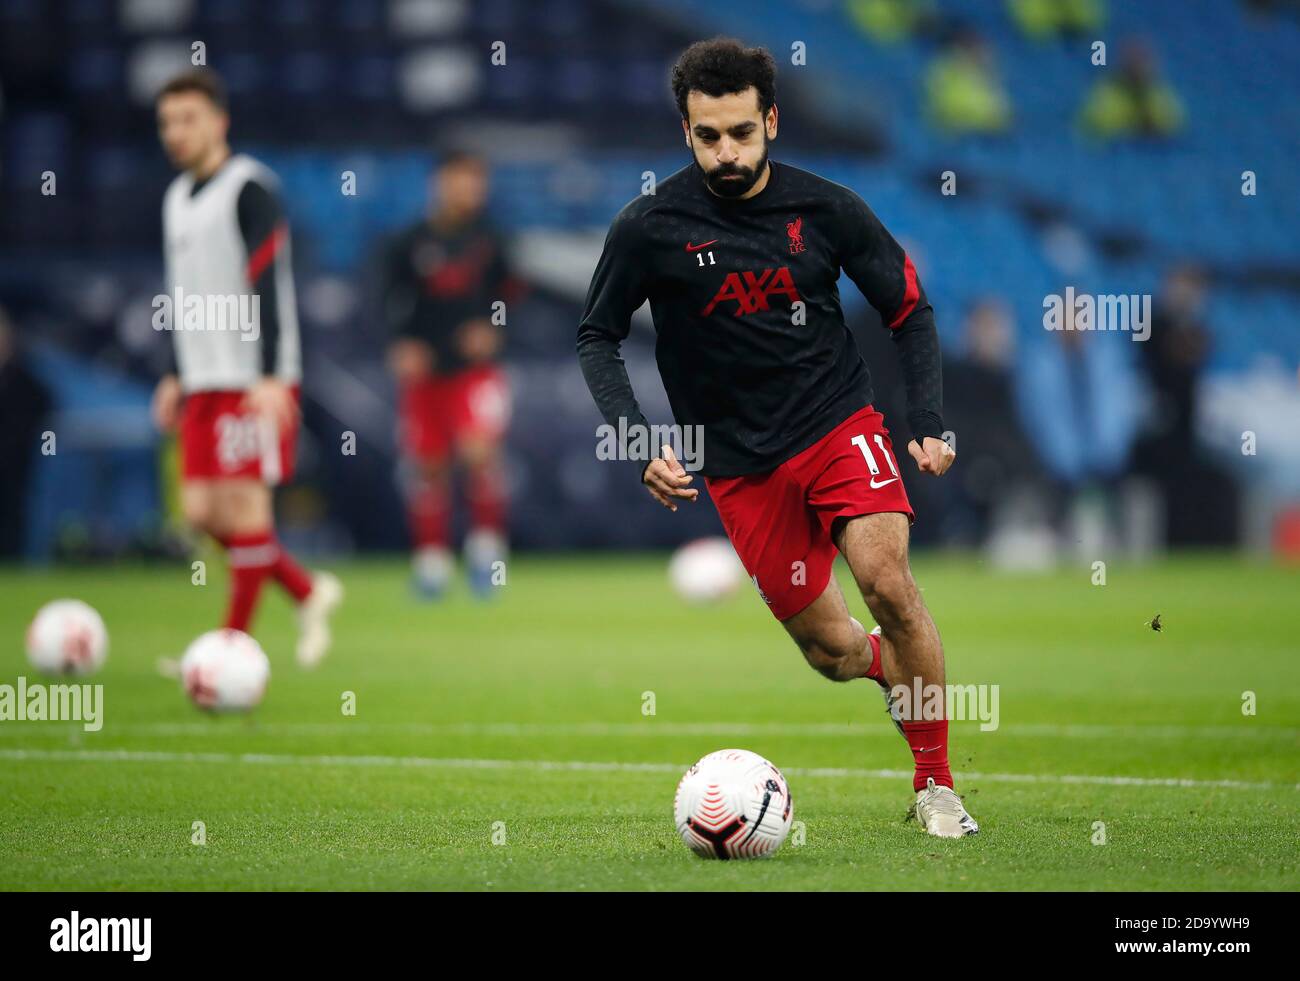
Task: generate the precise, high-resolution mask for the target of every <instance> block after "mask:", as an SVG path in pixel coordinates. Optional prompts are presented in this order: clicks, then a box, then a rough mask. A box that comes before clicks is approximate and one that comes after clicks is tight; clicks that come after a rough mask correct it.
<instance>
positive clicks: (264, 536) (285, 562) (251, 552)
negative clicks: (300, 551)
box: [221, 531, 311, 633]
mask: <svg viewBox="0 0 1300 981" xmlns="http://www.w3.org/2000/svg"><path fill="white" fill-rule="evenodd" d="M221 544H222V545H224V546H225V549H226V558H227V561H228V562H229V563H230V605H229V607H227V609H226V622H225V626H226V627H227V628H229V629H231V630H242V631H244V632H245V633H247V632H248V625H249V624H250V623H251V622H252V620H253V613H254V611H255V610H256V609H257V601H258V599H259V598H260V597H261V595H262V585H263V584H264V583H265V582H266V580H267V577H271V578H273V579H275V581H276V582H278V583H279V584H280V585H281V586H283V587H284V588H285V590H286V591H287V592H288V593H289V595H290V596H292V597H293V598H294V601H295V602H298V603H301V602H302V601H303V600H304V599H306V598H307V597H308V596H309V595H310V594H311V574H310V573H308V572H307V571H306V570H305V569H304V568H303V567H302V566H300V565H299V564H298V563H297V562H295V561H294V559H293V556H291V555H290V554H289V553H288V552H286V551H285V550H284V549H282V548H281V547H280V543H279V542H278V541H276V538H275V532H273V531H261V532H256V533H254V534H251V535H233V536H231V537H230V538H227V539H224V540H223V541H222V542H221Z"/></svg>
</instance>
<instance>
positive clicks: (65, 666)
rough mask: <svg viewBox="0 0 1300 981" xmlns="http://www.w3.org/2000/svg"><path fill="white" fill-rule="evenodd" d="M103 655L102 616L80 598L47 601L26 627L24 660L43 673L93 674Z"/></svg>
mask: <svg viewBox="0 0 1300 981" xmlns="http://www.w3.org/2000/svg"><path fill="white" fill-rule="evenodd" d="M106 657H108V630H107V629H106V628H105V627H104V620H103V618H102V617H100V615H99V614H98V613H96V612H95V609H94V607H92V606H89V605H88V604H86V603H83V602H82V601H81V600H75V599H60V600H53V601H52V602H49V603H46V604H45V605H44V606H42V607H41V608H40V609H39V610H37V611H36V616H35V617H34V618H33V619H32V622H31V625H30V626H29V627H28V628H27V660H28V661H29V662H31V665H32V667H33V668H35V669H36V670H37V671H40V672H41V673H42V674H82V675H84V674H93V673H94V672H96V671H98V670H99V668H100V666H101V665H103V663H104V658H106Z"/></svg>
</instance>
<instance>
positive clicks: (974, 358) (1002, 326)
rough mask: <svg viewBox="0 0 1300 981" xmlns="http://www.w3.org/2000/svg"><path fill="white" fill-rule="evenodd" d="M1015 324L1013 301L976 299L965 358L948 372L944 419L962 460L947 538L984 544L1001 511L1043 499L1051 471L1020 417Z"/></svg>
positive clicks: (965, 331)
mask: <svg viewBox="0 0 1300 981" xmlns="http://www.w3.org/2000/svg"><path fill="white" fill-rule="evenodd" d="M1014 365H1015V324H1014V323H1013V321H1012V318H1011V311H1010V309H1009V308H1008V307H1007V305H1006V303H1004V302H1003V301H1002V300H1000V299H998V298H996V297H984V298H981V299H979V300H976V301H975V303H973V304H972V306H971V308H970V309H969V311H968V312H967V314H966V320H965V323H964V325H963V327H962V341H961V346H960V347H959V348H958V352H957V355H956V356H955V357H951V358H948V359H946V361H945V364H944V369H943V404H944V417H945V419H946V420H947V421H948V424H949V426H951V428H952V430H953V432H954V434H955V436H956V442H957V446H958V449H959V450H960V452H961V456H962V467H961V469H960V471H959V472H958V479H957V481H956V482H955V483H953V484H949V485H946V486H945V490H947V491H949V498H950V499H949V500H948V501H947V504H946V507H945V512H946V513H947V515H948V522H947V527H946V529H945V531H946V535H945V537H946V538H947V539H948V540H949V541H952V542H956V543H959V544H965V545H970V544H978V543H981V542H983V541H985V540H986V539H987V538H988V537H989V536H990V534H991V533H992V532H993V531H994V525H995V523H997V522H999V520H1000V519H1001V518H1005V517H1007V516H1006V515H1000V514H999V511H1000V510H1001V509H1002V508H1003V507H1004V506H1007V508H1008V510H1014V511H1017V512H1023V511H1024V510H1025V508H1026V495H1028V494H1035V495H1039V496H1041V494H1042V492H1043V491H1044V490H1045V488H1044V483H1045V474H1044V472H1043V467H1042V463H1041V462H1040V461H1039V458H1038V454H1037V452H1036V451H1035V449H1034V444H1033V442H1032V441H1031V440H1030V438H1029V436H1028V435H1027V434H1026V433H1025V430H1024V428H1023V426H1022V425H1021V424H1020V420H1019V418H1018V416H1017V413H1016V391H1015V378H1014V376H1013V374H1012V371H1013V368H1014Z"/></svg>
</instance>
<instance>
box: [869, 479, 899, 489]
mask: <svg viewBox="0 0 1300 981" xmlns="http://www.w3.org/2000/svg"><path fill="white" fill-rule="evenodd" d="M897 479H898V478H897V477H890V478H889V479H888V480H882V481H881V482H880V483H876V478H875V477H872V478H871V489H872V490H879V489H880V488H882V487H884V486H886V485H887V484H892V483H893V482H894V481H895V480H897Z"/></svg>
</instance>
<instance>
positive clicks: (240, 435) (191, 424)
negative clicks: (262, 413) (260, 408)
mask: <svg viewBox="0 0 1300 981" xmlns="http://www.w3.org/2000/svg"><path fill="white" fill-rule="evenodd" d="M291 391H292V392H293V398H294V402H299V401H300V399H301V396H300V394H299V388H298V386H297V385H294V386H292V388H291ZM246 394H247V393H246V392H243V391H221V392H191V393H190V394H188V395H186V396H185V402H184V404H183V405H182V406H181V418H180V427H179V431H180V446H181V478H182V479H184V480H219V479H222V478H230V477H254V478H257V479H260V480H262V481H264V482H265V483H267V484H272V485H274V484H281V483H286V482H287V481H289V480H290V479H291V478H292V477H293V468H294V460H295V457H296V456H297V451H298V429H299V425H298V423H296V422H295V423H294V425H293V426H292V427H291V428H290V429H289V431H288V432H283V433H281V432H277V430H276V426H275V423H273V422H272V421H271V420H270V419H265V418H262V417H259V416H257V415H255V414H253V413H251V412H247V411H245V409H244V408H243V405H242V403H243V401H244V396H245V395H246Z"/></svg>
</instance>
